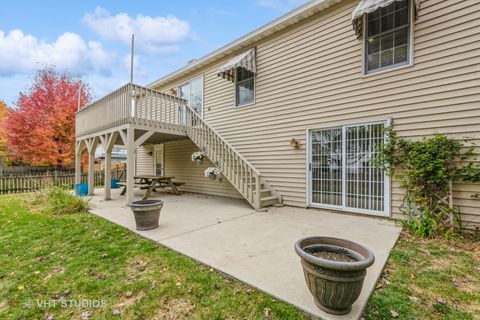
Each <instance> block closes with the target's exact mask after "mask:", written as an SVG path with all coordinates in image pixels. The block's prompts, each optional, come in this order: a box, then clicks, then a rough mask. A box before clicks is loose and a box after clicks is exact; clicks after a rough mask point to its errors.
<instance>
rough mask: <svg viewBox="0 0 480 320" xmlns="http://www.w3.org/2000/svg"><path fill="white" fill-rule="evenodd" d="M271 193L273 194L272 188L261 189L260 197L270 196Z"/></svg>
mask: <svg viewBox="0 0 480 320" xmlns="http://www.w3.org/2000/svg"><path fill="white" fill-rule="evenodd" d="M271 195H272V191H271V190H270V189H261V190H260V197H261V198H265V197H269V196H271Z"/></svg>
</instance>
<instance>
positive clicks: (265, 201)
mask: <svg viewBox="0 0 480 320" xmlns="http://www.w3.org/2000/svg"><path fill="white" fill-rule="evenodd" d="M276 203H279V199H278V197H275V196H270V197H262V198H261V199H260V204H261V206H262V207H268V206H271V205H274V204H276Z"/></svg>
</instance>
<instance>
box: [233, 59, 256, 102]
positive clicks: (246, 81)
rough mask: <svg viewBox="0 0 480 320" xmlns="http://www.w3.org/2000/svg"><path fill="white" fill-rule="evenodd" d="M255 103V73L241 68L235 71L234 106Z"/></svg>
mask: <svg viewBox="0 0 480 320" xmlns="http://www.w3.org/2000/svg"><path fill="white" fill-rule="evenodd" d="M253 102H255V73H253V72H251V71H250V70H247V69H245V68H243V67H237V68H236V69H235V105H236V106H242V105H245V104H250V103H253Z"/></svg>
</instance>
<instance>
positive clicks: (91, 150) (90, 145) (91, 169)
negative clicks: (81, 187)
mask: <svg viewBox="0 0 480 320" xmlns="http://www.w3.org/2000/svg"><path fill="white" fill-rule="evenodd" d="M86 143H87V150H88V195H89V196H93V195H94V194H95V151H96V150H97V144H98V138H97V137H94V138H89V139H87V140H86Z"/></svg>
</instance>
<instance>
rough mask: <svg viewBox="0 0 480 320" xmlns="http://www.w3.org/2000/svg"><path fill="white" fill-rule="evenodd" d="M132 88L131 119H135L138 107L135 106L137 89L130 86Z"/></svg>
mask: <svg viewBox="0 0 480 320" xmlns="http://www.w3.org/2000/svg"><path fill="white" fill-rule="evenodd" d="M130 85H131V87H132V90H131V95H132V97H131V105H130V117H132V118H135V114H136V110H135V109H136V106H135V87H134V86H133V85H132V84H130Z"/></svg>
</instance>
